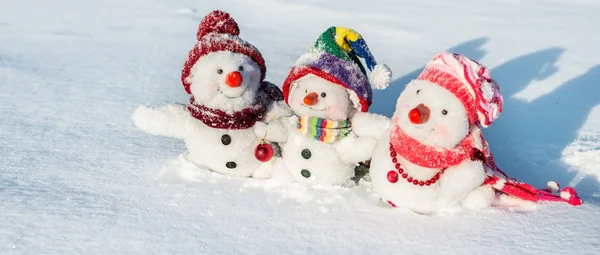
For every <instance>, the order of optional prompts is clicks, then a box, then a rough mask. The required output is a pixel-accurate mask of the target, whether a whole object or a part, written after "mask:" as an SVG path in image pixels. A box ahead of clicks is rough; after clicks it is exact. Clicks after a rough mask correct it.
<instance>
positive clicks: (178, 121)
mask: <svg viewBox="0 0 600 255" xmlns="http://www.w3.org/2000/svg"><path fill="white" fill-rule="evenodd" d="M131 118H132V119H133V123H134V124H135V126H136V127H137V128H139V129H140V130H142V131H144V132H146V133H149V134H152V135H161V136H169V137H174V138H179V139H183V138H184V137H185V134H186V133H187V130H188V129H189V127H190V125H191V123H192V117H191V115H190V113H189V112H188V111H187V109H186V106H185V105H182V104H169V105H165V106H159V107H148V106H144V105H142V106H139V107H138V108H137V109H136V110H135V112H134V113H133V115H131Z"/></svg>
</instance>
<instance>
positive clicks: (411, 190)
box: [370, 136, 493, 214]
mask: <svg viewBox="0 0 600 255" xmlns="http://www.w3.org/2000/svg"><path fill="white" fill-rule="evenodd" d="M390 152H391V151H390V137H389V136H386V137H385V138H383V139H382V140H381V141H380V142H379V143H378V144H377V146H376V148H375V151H374V156H373V159H372V160H371V170H370V171H371V172H370V174H371V179H372V183H373V190H374V191H375V192H377V193H378V194H379V195H380V196H381V198H382V200H384V201H385V202H387V203H388V204H390V205H392V206H395V207H403V208H408V209H410V210H412V211H414V212H417V213H423V214H429V213H435V212H438V211H440V210H443V209H447V208H452V207H454V206H457V205H460V204H463V202H465V203H464V204H465V206H467V207H473V208H476V207H480V206H482V204H481V203H483V206H482V207H486V203H491V200H487V202H486V201H485V200H484V201H474V200H476V199H488V198H489V199H492V197H493V190H492V189H491V188H489V187H485V186H481V184H482V183H483V180H484V178H485V174H483V173H484V172H485V170H484V169H483V165H482V164H481V162H479V161H470V160H469V161H465V162H463V163H461V164H460V165H457V166H454V167H449V168H446V169H442V168H426V167H421V166H419V165H416V164H413V163H411V162H410V161H409V160H407V159H405V158H403V157H402V156H400V155H397V156H396V158H397V160H398V163H399V164H400V165H401V167H402V169H403V172H405V173H407V175H408V176H409V177H411V178H412V179H414V180H419V181H427V180H430V179H432V178H433V177H434V176H435V175H436V174H437V173H440V172H441V171H442V170H444V171H443V174H441V175H440V177H439V179H438V180H437V181H436V182H435V183H433V184H430V185H423V186H420V185H419V184H414V183H413V182H408V181H407V179H405V178H402V175H401V174H398V180H397V181H395V182H392V181H394V180H393V179H392V180H390V177H389V175H390V174H389V173H390V171H397V169H396V168H395V165H396V163H393V162H392V157H391V156H390ZM392 178H393V177H392ZM480 186H481V190H480V189H479V187H480ZM472 192H473V195H472V197H473V198H472V199H470V200H473V202H470V200H467V198H468V197H469V195H470V194H471V193H472ZM490 195H491V196H492V197H489V196H490ZM476 196H477V197H478V198H476ZM481 196H483V198H480V197H481ZM485 196H487V198H485ZM480 202H481V203H480Z"/></svg>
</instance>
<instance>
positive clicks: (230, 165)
mask: <svg viewBox="0 0 600 255" xmlns="http://www.w3.org/2000/svg"><path fill="white" fill-rule="evenodd" d="M225 166H226V167H227V168H229V169H232V168H235V167H237V164H236V163H235V162H233V161H229V162H227V164H225Z"/></svg>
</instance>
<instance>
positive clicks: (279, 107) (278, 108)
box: [263, 101, 293, 123]
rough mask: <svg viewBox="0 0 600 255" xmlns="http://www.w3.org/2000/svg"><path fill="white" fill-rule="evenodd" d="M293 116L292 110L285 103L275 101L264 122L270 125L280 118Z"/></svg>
mask: <svg viewBox="0 0 600 255" xmlns="http://www.w3.org/2000/svg"><path fill="white" fill-rule="evenodd" d="M292 114H293V113H292V110H291V109H290V107H289V106H288V105H287V104H286V103H285V102H284V101H274V102H273V103H272V104H271V105H270V107H269V109H268V110H267V113H266V114H265V117H264V118H263V120H264V122H265V123H269V122H271V121H273V120H276V119H278V118H283V117H289V116H291V115H292Z"/></svg>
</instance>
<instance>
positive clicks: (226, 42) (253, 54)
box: [181, 11, 267, 94]
mask: <svg viewBox="0 0 600 255" xmlns="http://www.w3.org/2000/svg"><path fill="white" fill-rule="evenodd" d="M238 35H239V28H238V25H237V23H236V22H235V20H233V18H231V17H230V16H229V14H227V13H225V12H221V11H213V12H212V13H210V14H208V15H207V16H206V17H205V18H204V19H203V20H202V22H201V23H200V26H199V27H198V33H197V36H198V42H197V43H196V45H194V48H193V49H192V50H190V52H189V53H188V56H187V59H186V61H185V64H184V65H183V69H182V70H181V82H182V84H183V87H184V88H185V91H186V92H187V93H188V94H191V93H192V92H191V90H190V85H191V83H190V82H189V81H188V78H190V76H191V71H192V67H193V66H194V64H196V62H197V61H198V59H200V57H202V56H204V55H207V54H209V53H211V52H218V51H230V52H233V53H240V54H244V55H246V56H248V57H250V58H251V59H252V60H253V61H254V62H256V63H257V64H258V66H259V67H260V72H261V81H263V80H264V79H265V75H266V73H267V67H266V65H265V60H264V59H263V57H262V54H261V53H260V51H259V50H258V49H257V48H256V47H254V46H253V45H252V44H250V43H248V42H246V41H244V40H242V39H240V38H239V37H238Z"/></svg>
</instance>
